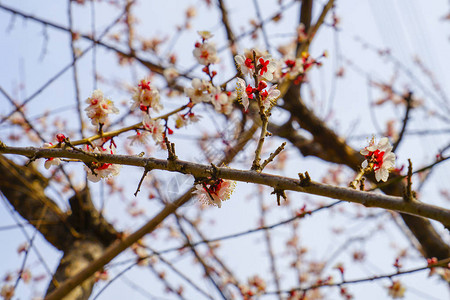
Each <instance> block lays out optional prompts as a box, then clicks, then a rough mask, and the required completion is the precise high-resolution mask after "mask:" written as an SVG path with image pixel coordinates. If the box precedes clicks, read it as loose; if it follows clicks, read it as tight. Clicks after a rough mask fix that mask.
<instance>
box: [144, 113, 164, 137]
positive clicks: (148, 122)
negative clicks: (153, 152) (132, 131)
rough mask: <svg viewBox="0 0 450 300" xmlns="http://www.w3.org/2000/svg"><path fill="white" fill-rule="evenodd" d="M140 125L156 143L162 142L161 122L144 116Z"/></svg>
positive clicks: (162, 128) (162, 127) (162, 129)
mask: <svg viewBox="0 0 450 300" xmlns="http://www.w3.org/2000/svg"><path fill="white" fill-rule="evenodd" d="M142 124H143V125H144V128H145V129H146V130H148V131H149V132H150V134H151V135H152V138H153V140H154V141H155V142H156V143H161V142H162V141H163V140H164V135H163V133H164V125H162V124H161V120H159V119H152V118H150V117H149V116H148V115H145V117H144V121H143V122H142Z"/></svg>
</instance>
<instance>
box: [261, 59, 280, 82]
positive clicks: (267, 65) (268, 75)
mask: <svg viewBox="0 0 450 300" xmlns="http://www.w3.org/2000/svg"><path fill="white" fill-rule="evenodd" d="M257 67H258V68H259V72H258V75H259V76H261V77H262V78H264V79H266V80H267V81H271V80H272V79H273V73H274V72H275V71H276V70H277V63H276V62H275V60H274V59H273V58H272V56H270V55H267V56H265V57H261V58H259V59H258V66H257Z"/></svg>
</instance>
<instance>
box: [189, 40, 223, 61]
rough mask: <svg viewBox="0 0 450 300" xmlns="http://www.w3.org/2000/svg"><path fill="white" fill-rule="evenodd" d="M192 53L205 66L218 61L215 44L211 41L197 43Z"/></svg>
mask: <svg viewBox="0 0 450 300" xmlns="http://www.w3.org/2000/svg"><path fill="white" fill-rule="evenodd" d="M193 53H194V56H195V58H196V59H197V61H198V62H199V63H200V64H202V65H205V66H207V65H209V64H215V63H218V62H219V58H218V57H217V50H216V46H215V45H214V44H213V43H207V42H204V43H203V44H200V43H198V44H196V45H195V49H194V51H193Z"/></svg>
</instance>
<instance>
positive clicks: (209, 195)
mask: <svg viewBox="0 0 450 300" xmlns="http://www.w3.org/2000/svg"><path fill="white" fill-rule="evenodd" d="M235 186H236V182H234V181H231V180H225V179H220V178H219V179H211V178H210V179H208V180H206V181H204V182H202V183H199V184H197V185H195V188H196V190H195V191H194V194H196V195H197V196H198V197H199V200H200V201H201V202H203V203H205V204H211V205H215V206H217V207H219V208H220V207H222V201H225V200H228V199H230V197H231V194H232V193H233V191H234V188H235Z"/></svg>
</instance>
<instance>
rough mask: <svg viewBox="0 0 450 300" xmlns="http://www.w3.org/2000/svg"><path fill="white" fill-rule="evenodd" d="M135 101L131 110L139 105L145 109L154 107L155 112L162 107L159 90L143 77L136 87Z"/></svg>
mask: <svg viewBox="0 0 450 300" xmlns="http://www.w3.org/2000/svg"><path fill="white" fill-rule="evenodd" d="M133 101H134V103H133V105H132V106H131V110H134V109H135V108H136V107H139V108H141V110H144V111H148V109H149V108H152V109H153V110H154V111H155V112H159V111H160V110H161V109H162V105H161V103H160V102H159V91H158V89H157V88H155V87H154V86H153V85H152V84H151V83H150V81H149V80H147V79H142V80H141V81H140V82H139V84H138V86H137V87H136V88H135V89H134V95H133Z"/></svg>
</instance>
